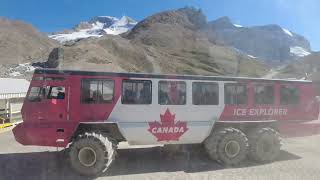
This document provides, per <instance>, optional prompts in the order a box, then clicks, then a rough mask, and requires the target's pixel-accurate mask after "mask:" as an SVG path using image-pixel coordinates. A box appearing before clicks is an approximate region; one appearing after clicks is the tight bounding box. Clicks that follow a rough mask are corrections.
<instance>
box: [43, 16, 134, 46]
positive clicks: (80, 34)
mask: <svg viewBox="0 0 320 180" xmlns="http://www.w3.org/2000/svg"><path fill="white" fill-rule="evenodd" d="M99 17H102V18H107V19H110V20H111V21H112V24H111V25H110V24H106V23H104V22H100V21H95V22H93V23H91V25H92V27H91V28H88V29H81V30H79V31H75V32H72V33H68V34H54V35H49V37H50V38H52V39H55V40H57V41H59V42H60V43H65V42H68V41H76V40H80V39H85V38H89V37H96V38H99V37H101V36H103V35H105V34H110V35H119V34H122V33H125V32H127V31H129V30H130V29H132V28H133V27H134V26H135V25H136V24H137V21H135V20H133V19H132V18H130V17H128V16H123V17H122V18H120V19H118V18H116V17H111V16H99Z"/></svg>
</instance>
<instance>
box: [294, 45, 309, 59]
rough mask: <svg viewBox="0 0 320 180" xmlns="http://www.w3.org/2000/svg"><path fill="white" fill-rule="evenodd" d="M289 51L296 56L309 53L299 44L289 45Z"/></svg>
mask: <svg viewBox="0 0 320 180" xmlns="http://www.w3.org/2000/svg"><path fill="white" fill-rule="evenodd" d="M290 53H291V54H292V55H295V56H298V57H304V56H308V55H309V54H311V53H310V52H309V51H307V50H306V49H304V48H303V47H300V46H294V47H290Z"/></svg>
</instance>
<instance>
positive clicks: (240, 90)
mask: <svg viewBox="0 0 320 180" xmlns="http://www.w3.org/2000/svg"><path fill="white" fill-rule="evenodd" d="M247 99H248V95H247V86H246V85H240V84H225V85H224V102H225V104H247Z"/></svg>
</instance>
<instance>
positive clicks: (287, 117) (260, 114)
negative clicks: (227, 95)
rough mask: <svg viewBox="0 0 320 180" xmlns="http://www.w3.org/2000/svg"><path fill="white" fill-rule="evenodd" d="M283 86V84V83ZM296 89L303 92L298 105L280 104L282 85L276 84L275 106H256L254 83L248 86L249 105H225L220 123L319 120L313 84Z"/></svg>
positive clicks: (298, 85) (298, 86)
mask: <svg viewBox="0 0 320 180" xmlns="http://www.w3.org/2000/svg"><path fill="white" fill-rule="evenodd" d="M282 84H283V83H282ZM295 86H296V88H298V89H299V90H300V92H303V93H301V94H300V101H299V102H300V103H299V104H296V105H281V104H280V91H279V89H280V84H279V83H275V84H274V87H275V88H274V91H275V92H274V97H273V98H274V102H275V104H273V105H261V104H258V105H257V104H254V95H253V94H254V93H253V86H252V83H249V84H248V88H249V89H248V104H247V105H225V108H224V110H223V113H222V115H221V117H220V121H250V120H253V121H259V120H279V121H281V122H283V121H295V122H296V121H310V120H316V119H318V115H319V103H318V102H317V101H316V98H315V92H314V88H313V86H312V84H302V83H296V84H295Z"/></svg>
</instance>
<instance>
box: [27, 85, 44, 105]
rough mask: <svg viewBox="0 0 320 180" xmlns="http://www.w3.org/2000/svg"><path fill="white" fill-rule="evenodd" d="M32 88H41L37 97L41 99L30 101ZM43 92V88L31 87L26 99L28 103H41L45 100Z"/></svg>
mask: <svg viewBox="0 0 320 180" xmlns="http://www.w3.org/2000/svg"><path fill="white" fill-rule="evenodd" d="M32 88H40V90H39V91H38V96H37V97H38V98H39V100H31V99H29V98H30V93H31V90H32ZM42 90H43V87H42V86H31V87H30V90H29V92H28V94H27V97H26V99H27V101H28V102H41V101H42V100H43V97H42V95H41V93H42Z"/></svg>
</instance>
